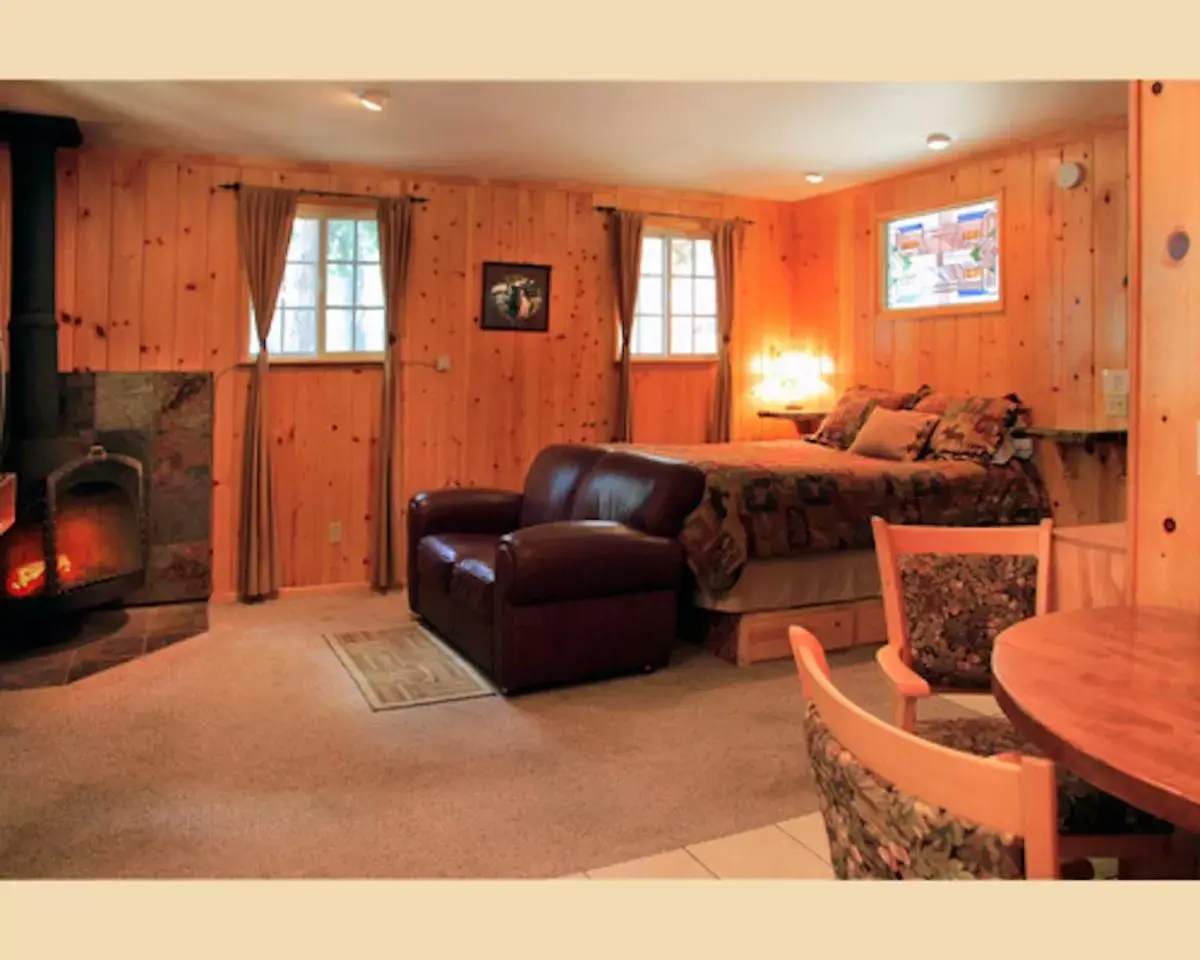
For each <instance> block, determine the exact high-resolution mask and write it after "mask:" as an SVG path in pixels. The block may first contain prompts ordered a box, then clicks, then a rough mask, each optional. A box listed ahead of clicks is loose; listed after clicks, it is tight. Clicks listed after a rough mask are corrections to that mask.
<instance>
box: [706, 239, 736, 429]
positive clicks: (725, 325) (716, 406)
mask: <svg viewBox="0 0 1200 960" xmlns="http://www.w3.org/2000/svg"><path fill="white" fill-rule="evenodd" d="M741 237H742V224H741V221H738V220H732V221H725V222H723V223H719V224H717V226H716V228H715V229H714V230H713V263H714V265H715V266H716V273H717V383H716V388H715V389H714V391H713V409H712V418H711V420H710V421H709V425H708V442H709V443H728V442H729V441H730V439H732V434H733V361H732V360H731V358H730V356H729V344H730V341H731V340H732V339H733V321H734V308H733V303H734V291H735V290H737V281H736V274H737V267H736V262H737V254H738V248H739V246H740V245H741Z"/></svg>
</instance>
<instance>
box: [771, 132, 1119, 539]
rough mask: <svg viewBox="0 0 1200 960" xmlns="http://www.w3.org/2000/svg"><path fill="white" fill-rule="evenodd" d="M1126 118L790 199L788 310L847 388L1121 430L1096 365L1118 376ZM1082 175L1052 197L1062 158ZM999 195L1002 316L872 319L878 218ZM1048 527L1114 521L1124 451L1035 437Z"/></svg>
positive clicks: (1043, 420) (875, 312) (1056, 422)
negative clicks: (935, 394) (1049, 504)
mask: <svg viewBox="0 0 1200 960" xmlns="http://www.w3.org/2000/svg"><path fill="white" fill-rule="evenodd" d="M1126 146H1127V133H1126V128H1125V125H1124V124H1121V125H1117V126H1105V127H1100V128H1095V129H1090V130H1086V131H1082V132H1080V133H1078V134H1072V135H1069V136H1064V137H1057V138H1054V139H1052V140H1046V141H1041V142H1037V143H1033V144H1026V145H1021V146H1017V147H1012V148H1010V149H1008V150H1006V151H1002V152H998V153H994V154H990V155H985V156H980V157H975V158H968V159H965V160H961V161H956V162H951V163H948V164H946V165H943V166H940V167H938V168H936V169H932V170H925V171H921V172H919V173H915V174H911V175H908V176H902V177H897V178H894V179H890V180H885V181H881V182H879V183H874V184H869V185H866V186H862V187H857V188H852V189H849V190H844V191H839V192H836V193H832V194H827V195H824V196H821V197H817V198H814V199H813V200H809V201H804V202H801V203H800V204H798V205H797V207H796V216H795V220H794V226H795V236H794V238H793V250H794V260H795V264H796V268H795V271H794V283H795V293H794V300H793V302H794V310H793V315H794V316H795V318H796V322H797V324H799V325H802V326H804V327H806V328H807V329H808V330H810V332H811V334H810V335H811V336H812V337H814V338H815V339H816V340H817V341H818V342H819V343H820V344H821V345H822V346H823V347H825V348H827V349H828V350H830V351H831V352H832V354H833V356H834V357H835V359H836V361H837V365H838V377H837V380H838V386H839V388H840V387H845V386H848V385H850V384H852V383H855V382H861V383H868V384H871V385H873V386H885V387H895V388H897V389H912V388H915V387H917V386H919V385H920V384H922V383H928V384H930V385H932V386H933V387H935V388H936V389H939V390H943V391H948V392H951V393H968V392H970V393H979V394H984V395H989V396H997V395H1001V394H1004V393H1008V392H1010V391H1015V392H1016V393H1018V394H1019V395H1020V396H1021V397H1022V399H1024V400H1025V401H1026V403H1028V404H1029V405H1030V406H1031V407H1032V409H1033V415H1034V420H1035V422H1037V423H1039V424H1044V425H1055V426H1083V427H1106V426H1124V425H1125V420H1124V418H1109V417H1106V416H1105V412H1104V403H1103V397H1102V395H1101V371H1102V370H1103V369H1105V368H1116V369H1122V368H1125V366H1126V364H1127V359H1126V328H1127V316H1126V313H1127V311H1126V300H1127V290H1126V283H1127V280H1126V275H1127V270H1128V267H1127V259H1128V257H1127V239H1128V215H1127V200H1128V183H1127V181H1128V177H1127V170H1126ZM1065 160H1074V161H1077V162H1080V163H1082V164H1083V166H1084V167H1085V169H1086V174H1087V175H1086V179H1085V180H1084V183H1083V184H1082V185H1081V186H1080V187H1077V188H1076V189H1074V190H1067V191H1064V190H1062V189H1060V188H1059V187H1058V186H1057V184H1056V181H1055V174H1056V171H1057V169H1058V166H1059V164H1060V163H1062V162H1063V161H1065ZM996 192H1001V195H1002V203H1003V206H1004V212H1003V216H1004V220H1005V225H1004V228H1005V238H1006V253H1005V254H1004V255H1005V256H1006V258H1007V259H1006V261H1005V262H1004V263H1003V265H1002V268H1003V269H1004V271H1005V274H1006V277H1007V279H1006V280H1005V281H1004V283H1005V288H1006V289H1005V300H1006V302H1005V311H1004V312H1003V313H991V314H962V315H955V316H939V317H936V318H924V319H913V320H895V319H890V318H883V317H880V316H878V310H877V309H876V299H875V292H874V271H875V269H876V263H877V260H878V246H877V244H878V239H879V238H878V233H877V222H878V219H879V218H881V217H884V216H887V215H890V214H894V213H901V212H905V211H912V212H917V211H920V210H922V209H929V208H936V207H938V206H944V205H947V204H952V203H955V202H960V201H969V200H972V199H979V198H982V197H983V196H986V195H991V194H995V193H996ZM1038 455H1039V463H1040V464H1041V467H1042V470H1043V473H1044V474H1045V476H1046V480H1047V483H1048V485H1049V487H1050V491H1051V495H1052V497H1053V499H1054V501H1055V517H1056V519H1057V520H1058V521H1059V522H1060V523H1098V522H1106V521H1115V520H1121V519H1123V517H1124V503H1125V491H1124V478H1123V474H1124V455H1123V452H1122V451H1121V450H1120V449H1119V448H1118V449H1115V450H1113V449H1105V450H1101V451H1100V452H1099V453H1098V454H1097V455H1095V456H1089V455H1087V454H1085V453H1084V452H1083V451H1082V450H1080V449H1073V448H1063V449H1059V448H1058V447H1056V446H1055V445H1053V444H1049V443H1042V442H1039V443H1038Z"/></svg>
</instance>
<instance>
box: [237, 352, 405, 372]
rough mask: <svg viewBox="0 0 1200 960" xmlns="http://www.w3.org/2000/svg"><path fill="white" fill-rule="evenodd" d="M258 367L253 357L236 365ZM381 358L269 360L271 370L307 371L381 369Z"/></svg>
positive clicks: (275, 358)
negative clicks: (355, 368) (342, 368)
mask: <svg viewBox="0 0 1200 960" xmlns="http://www.w3.org/2000/svg"><path fill="white" fill-rule="evenodd" d="M257 365H258V360H257V359H256V358H254V357H249V358H248V359H245V360H243V361H242V362H241V363H239V364H238V366H239V367H241V368H242V369H245V370H249V369H251V368H253V367H255V366H257ZM382 366H383V357H382V356H381V355H378V354H352V355H349V356H345V357H276V356H274V355H272V356H271V358H270V367H271V369H272V370H280V369H292V370H308V369H311V368H314V367H316V368H324V367H339V368H341V367H382Z"/></svg>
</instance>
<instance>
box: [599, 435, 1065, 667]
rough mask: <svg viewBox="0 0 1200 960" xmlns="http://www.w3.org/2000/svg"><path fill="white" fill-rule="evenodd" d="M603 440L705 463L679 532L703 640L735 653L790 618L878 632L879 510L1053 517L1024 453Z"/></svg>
mask: <svg viewBox="0 0 1200 960" xmlns="http://www.w3.org/2000/svg"><path fill="white" fill-rule="evenodd" d="M604 446H605V448H606V449H612V450H623V451H625V452H627V453H632V454H635V455H639V456H647V457H653V458H657V459H668V460H678V461H683V462H686V463H691V464H693V465H695V466H696V467H697V468H699V469H700V470H702V471H703V472H704V475H705V488H704V494H703V497H702V499H701V501H700V503H699V504H697V506H696V508H695V509H694V510H693V511H692V512H691V514H690V515H689V516H688V517H687V519H686V520H685V522H684V525H683V529H682V531H681V534H680V540H681V541H682V543H683V546H684V550H685V553H686V556H687V561H688V566H689V567H690V568H691V570H692V573H693V574H694V576H695V581H696V582H695V589H694V591H693V596H692V600H693V604H694V607H695V608H696V611H697V612H698V617H697V619H698V621H699V622H700V623H701V624H702V626H701V627H700V630H701V632H702V633H703V639H704V642H705V643H706V644H707V645H708V646H709V647H710V649H713V651H714V652H716V653H717V654H718V655H720V656H722V657H725V658H726V659H729V660H732V661H734V662H738V663H748V662H755V661H757V660H762V659H774V658H776V657H779V656H788V655H790V654H789V651H788V648H787V640H786V627H787V625H788V624H790V623H802V624H803V625H804V626H807V627H809V629H812V630H813V632H814V633H817V635H818V636H820V637H821V639H822V641H823V642H825V643H826V644H827V645H828V646H830V647H839V646H848V645H851V644H856V643H874V642H881V641H882V640H883V639H884V636H883V631H884V627H883V615H882V609H881V606H880V602H879V578H878V572H877V568H876V564H875V559H874V551H873V544H872V534H871V517H872V516H874V515H878V516H881V517H883V518H884V519H886V520H888V521H890V522H893V523H913V524H944V525H950V526H996V525H1008V524H1031V523H1037V522H1039V521H1040V520H1041V519H1042V518H1043V517H1046V516H1049V515H1050V509H1049V500H1048V497H1047V495H1046V491H1045V487H1044V485H1043V483H1042V481H1041V478H1040V477H1039V475H1038V473H1037V471H1036V469H1035V467H1034V466H1033V464H1032V462H1030V461H1027V460H1019V459H1010V460H1009V461H1008V462H1007V463H1004V464H1003V465H995V464H987V465H983V464H980V463H977V462H973V461H967V460H916V461H909V462H900V461H890V460H880V459H875V458H870V457H862V456H856V455H854V454H851V453H849V452H846V451H843V450H837V449H832V448H830V447H827V446H822V445H820V444H816V443H811V442H808V441H806V440H799V439H797V440H772V441H759V442H738V443H724V444H696V445H656V444H636V443H635V444H605V445H604ZM823 634H824V635H823Z"/></svg>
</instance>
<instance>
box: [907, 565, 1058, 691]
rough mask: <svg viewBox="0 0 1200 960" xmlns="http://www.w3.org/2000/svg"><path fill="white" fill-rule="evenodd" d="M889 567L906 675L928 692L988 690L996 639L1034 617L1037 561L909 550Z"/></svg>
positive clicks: (990, 681)
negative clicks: (904, 632)
mask: <svg viewBox="0 0 1200 960" xmlns="http://www.w3.org/2000/svg"><path fill="white" fill-rule="evenodd" d="M897 562H898V566H899V568H900V591H901V596H902V597H903V601H904V614H905V619H906V620H907V621H908V640H909V647H910V649H911V651H912V668H913V670H914V671H915V672H916V673H917V674H919V675H920V676H921V677H923V678H924V679H925V680H926V681H927V682H928V683H930V684H931V685H933V686H936V687H953V688H961V689H964V690H987V689H990V688H991V683H992V670H991V662H992V644H993V643H995V640H996V636H997V635H998V634H999V633H1000V632H1001V631H1002V630H1005V629H1007V628H1008V627H1011V626H1012V625H1013V624H1014V623H1018V622H1019V621H1021V620H1025V619H1028V618H1029V617H1032V616H1033V615H1034V614H1035V613H1036V609H1037V608H1036V604H1037V558H1036V557H1031V556H946V555H942V554H929V553H914V554H909V555H906V556H901V557H899V558H898V561H897Z"/></svg>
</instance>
